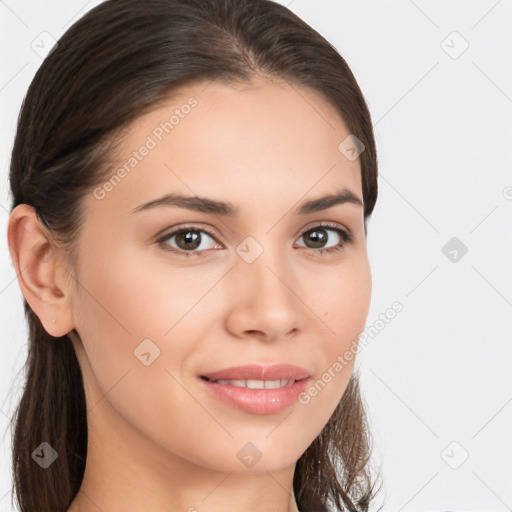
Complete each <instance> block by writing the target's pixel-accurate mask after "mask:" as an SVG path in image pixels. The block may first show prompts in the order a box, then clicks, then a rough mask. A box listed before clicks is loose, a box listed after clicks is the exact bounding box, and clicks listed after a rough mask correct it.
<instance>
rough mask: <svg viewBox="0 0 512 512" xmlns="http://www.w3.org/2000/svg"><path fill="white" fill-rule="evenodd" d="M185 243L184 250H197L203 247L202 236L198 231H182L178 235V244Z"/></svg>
mask: <svg viewBox="0 0 512 512" xmlns="http://www.w3.org/2000/svg"><path fill="white" fill-rule="evenodd" d="M182 240H183V241H184V245H185V247H181V248H184V249H197V247H199V245H201V235H200V234H199V233H198V232H197V231H182V232H181V233H178V234H177V235H176V243H177V244H178V245H180V241H182Z"/></svg>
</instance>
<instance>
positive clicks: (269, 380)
mask: <svg viewBox="0 0 512 512" xmlns="http://www.w3.org/2000/svg"><path fill="white" fill-rule="evenodd" d="M198 377H199V379H198V380H199V382H200V383H201V385H202V387H203V389H204V390H206V392H207V393H208V394H209V395H210V396H211V397H214V398H215V399H217V400H218V401H220V402H222V403H223V404H226V405H228V406H230V407H234V408H236V409H238V410H242V411H244V412H246V413H251V414H277V413H279V412H281V411H283V410H284V409H287V408H288V407H290V406H292V405H294V404H295V403H297V401H298V397H299V395H300V394H301V393H303V392H304V391H305V390H306V388H307V386H308V385H309V383H310V382H311V381H312V377H311V375H310V373H309V372H308V371H307V370H306V369H304V368H301V367H299V366H294V365H288V364H283V365H274V366H259V365H247V366H238V367H232V368H226V369H224V370H220V371H217V372H212V373H209V374H206V375H199V376H198Z"/></svg>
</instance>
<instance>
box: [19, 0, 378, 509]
mask: <svg viewBox="0 0 512 512" xmlns="http://www.w3.org/2000/svg"><path fill="white" fill-rule="evenodd" d="M253 77H255V78H257V77H268V78H278V79H282V80H286V81H287V82H288V83H289V84H293V85H297V86H298V87H304V88H308V89H309V90H312V91H314V92H316V93H318V94H320V95H321V96H322V97H323V98H324V99H325V100H326V103H327V104H328V105H329V106H330V107H331V108H334V109H335V112H336V113H337V114H338V115H339V116H340V117H341V119H342V120H343V121H344V123H345V125H346V127H347V128H348V130H349V131H350V133H351V134H354V135H355V136H356V137H357V138H358V139H359V140H360V141H362V143H363V144H364V151H363V152H362V153H361V154H360V156H359V161H360V165H361V182H362V191H363V202H364V219H365V236H366V222H367V220H368V218H369V216H370V215H371V213H372V211H373V209H374V206H375V203H376V200H377V156H376V148H375V141H374V136H373V131H372V123H371V118H370V113H369V109H368V107H367V104H366V102H365V99H364V96H363V94H362V92H361V90H360V88H359V86H358V84H357V82H356V79H355V78H354V76H353V74H352V72H351V70H350V69H349V67H348V65H347V63H346V61H345V60H344V59H343V57H342V56H341V55H340V54H339V53H338V52H337V50H336V49H335V48H334V46H332V45H331V44H330V43H329V42H328V41H327V40H326V39H324V38H323V37H322V36H321V35H320V34H319V33H318V32H316V31H315V30H314V29H313V28H312V27H310V26H309V25H308V24H307V23H305V22H304V21H302V20H301V19H300V18H299V17H297V16H296V15H295V14H294V13H293V12H291V11H290V10H288V9H287V8H285V7H284V6H282V5H280V4H277V3H275V2H273V1H270V0H145V1H140V0H108V1H106V2H103V3H101V4H99V5H98V6H96V7H95V8H93V9H91V10H90V11H89V12H87V13H86V14H85V15H84V16H83V17H82V18H80V19H79V20H78V21H77V22H75V23H74V24H73V25H72V26H71V27H70V28H69V29H68V30H67V31H66V32H65V34H64V35H63V36H62V37H61V38H60V40H59V41H58V43H57V45H56V46H55V47H54V48H53V49H52V51H51V52H50V53H49V54H48V56H47V57H46V59H45V60H44V61H43V63H42V65H41V66H40V68H39V69H38V71H37V73H36V74H35V77H34V79H33V80H32V82H31V84H30V86H29V88H28V91H27V94H26V96H25V98H24V100H23V104H22V107H21V111H20V114H19V118H18V124H17V131H16V136H15V140H14V145H13V150H12V156H11V164H10V176H9V178H10V188H11V193H12V197H13V201H12V208H11V211H12V209H14V208H15V207H16V206H17V205H19V204H22V203H24V204H27V205H30V206H32V207H33V208H34V210H35V212H36V214H37V219H38V221H40V222H41V227H44V228H46V229H47V230H48V231H47V232H48V233H49V234H50V235H51V237H52V239H53V240H55V241H56V242H57V241H58V242H59V243H60V244H62V245H63V246H64V247H65V248H66V254H67V255H69V261H70V262H72V263H73V265H74V266H72V267H71V268H72V269H73V270H75V271H76V268H77V267H76V265H77V264H78V249H77V247H78V240H79V236H80V227H81V225H82V222H83V220H84V214H85V212H84V208H83V201H82V200H83V198H84V196H85V195H86V194H88V193H90V192H91V190H92V189H93V188H94V187H95V186H97V185H98V184H101V183H102V182H103V181H104V180H105V176H107V175H108V174H109V173H110V172H111V171H112V168H111V162H112V155H113V152H114V149H115V148H117V147H118V146H117V144H119V141H120V140H121V135H123V134H125V133H126V132H127V131H128V130H129V129H130V124H131V123H132V122H133V121H135V120H136V119H137V118H139V117H140V116H142V115H143V114H146V113H148V112H150V111H151V110H153V109H155V108H157V107H158V106H159V105H161V104H162V103H163V102H164V101H168V100H169V98H170V96H171V95H172V94H173V92H174V91H178V90H180V89H181V90H183V89H184V88H186V86H187V85H188V84H193V83H197V82H199V81H203V80H212V81H218V82H221V83H226V84H230V83H251V80H252V78H253ZM23 304H24V309H25V316H26V319H27V322H28V326H29V344H28V354H27V360H26V363H25V366H24V368H23V370H24V372H25V374H26V377H25V379H26V380H25V382H24V387H23V392H22V395H21V399H20V401H19V403H18V404H17V407H16V409H15V411H14V414H13V417H12V421H11V425H13V424H14V429H13V440H12V463H13V477H14V479H13V488H14V489H13V490H14V491H15V492H13V493H12V496H13V497H14V495H16V499H17V503H18V505H19V507H20V510H21V511H22V512H43V511H44V512H48V511H50V510H51V511H52V512H61V511H66V510H67V509H68V507H69V506H70V504H71V502H72V501H73V500H74V498H75V496H76V494H77V493H78V491H79V489H80V486H81V483H82V479H83V475H84V470H85V465H86V458H87V413H86V401H85V393H84V383H83V378H82V373H81V369H80V366H79V362H78V360H77V357H76V353H75V350H74V347H73V344H72V341H73V339H78V340H80V337H79V335H78V332H77V331H76V330H75V329H73V330H72V331H71V332H70V333H68V334H66V335H65V336H62V337H54V336H51V335H50V334H49V333H47V332H46V331H45V329H44V327H43V326H42V324H41V322H40V320H39V318H38V317H37V316H36V315H35V313H34V312H33V311H32V309H31V308H30V306H29V305H28V303H27V301H26V299H25V298H23ZM42 441H47V442H48V443H49V444H50V445H51V446H52V447H53V448H54V449H55V450H56V451H57V453H58V458H57V460H56V461H55V462H54V463H53V464H51V465H50V466H49V467H48V468H47V469H45V470H41V468H40V467H39V465H37V464H35V463H34V460H33V459H32V456H31V454H32V452H33V451H34V450H35V448H36V447H38V446H39V445H40V443H41V442H42ZM371 444H372V437H371V433H370V429H369V428H368V422H367V417H366V413H365V406H364V404H363V401H362V398H361V393H360V389H359V379H358V377H357V376H356V375H355V373H353V374H352V375H351V377H350V381H349V383H348V386H347V388H346V390H345V392H344V394H343V397H342V399H341V400H340V402H339V403H338V405H337V407H336V409H335V410H334V412H333V414H332V416H331V418H330V419H329V421H328V423H327V424H326V425H325V427H324V428H323V430H322V431H321V432H320V434H319V435H318V436H317V438H315V440H314V441H313V442H312V443H311V445H310V446H309V447H308V448H307V450H306V451H305V452H304V453H303V454H302V456H301V457H300V458H299V460H298V461H297V464H296V468H295V473H294V478H293V490H294V493H295V497H296V501H297V504H298V506H299V508H300V509H301V511H303V512H305V511H308V512H316V511H326V510H329V506H330V504H332V505H333V506H335V507H336V510H348V511H351V512H359V511H368V510H369V507H370V503H371V502H373V499H374V497H375V495H376V492H378V490H380V488H379V489H378V490H377V491H376V490H375V482H374V481H373V474H372V472H371V471H370V468H369V461H370V456H371V451H372V446H371Z"/></svg>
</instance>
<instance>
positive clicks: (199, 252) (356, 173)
mask: <svg viewBox="0 0 512 512" xmlns="http://www.w3.org/2000/svg"><path fill="white" fill-rule="evenodd" d="M349 135H350V133H349V131H348V130H347V128H346V127H345V125H344V123H343V122H342V121H341V119H340V118H339V117H338V116H337V115H336V114H335V113H334V112H333V110H332V109H331V108H330V107H329V106H328V105H327V104H326V103H325V102H324V100H323V99H322V98H321V97H319V96H317V95H316V94H315V93H313V92H311V91H308V90H306V89H303V88H298V87H296V86H294V87H291V86H290V85H288V84H287V83H279V84H277V83H274V82H271V81H268V80H263V79H259V80H257V81H254V82H253V84H252V85H250V86H249V85H244V86H237V87H236V88H235V87H234V86H228V85H223V84H220V83H218V82H211V83H206V82H204V83H200V84H199V83H198V84H196V85H195V86H193V87H187V88H186V89H183V90H182V91H181V92H180V94H178V95H175V96H174V97H173V99H172V101H171V100H169V102H168V103H166V104H165V106H161V107H159V108H158V109H156V110H154V111H152V112H151V113H149V114H147V115H145V116H144V117H142V118H140V119H138V120H137V121H136V122H135V123H134V124H133V126H132V127H131V130H130V131H129V133H128V135H127V139H126V141H125V143H124V146H123V148H124V149H123V151H124V153H123V155H122V156H121V158H120V159H119V160H118V161H117V162H116V165H115V166H113V168H112V177H110V178H109V181H108V182H107V181H105V183H104V184H102V185H101V186H99V187H98V188H96V189H94V191H91V193H90V194H89V195H87V196H86V197H85V199H84V201H85V206H86V215H85V223H84V225H83V231H82V232H81V235H80V240H79V244H80V245H79V259H80V262H79V266H78V268H77V274H76V278H77V281H78V283H79V284H78V285H77V288H76V290H75V292H74V295H73V296H72V300H71V301H70V305H71V306H70V307H71V311H72V314H73V318H74V322H75V327H76V330H77V331H78V333H79V335H80V338H81V343H79V342H76V341H75V349H76V350H77V355H78V357H79V360H80V364H81V367H82V369H83V373H84V380H85V387H86V394H87V401H88V425H89V436H90V442H93V443H94V442H97V443H99V444H101V445H102V446H110V447H111V451H112V453H114V452H115V450H116V449H121V447H122V446H126V444H127V443H129V444H130V450H127V452H129V453H124V454H123V456H124V457H134V458H135V457H137V458H138V460H140V457H141V455H142V454H143V457H145V458H146V457H147V458H148V459H149V460H150V462H151V463H152V464H153V465H154V464H158V463H161V464H162V466H165V464H167V463H168V461H172V460H180V461H181V462H183V463H188V464H193V465H195V466H196V467H197V465H199V466H202V467H203V468H210V469H216V470H221V471H235V472H250V471H252V472H264V471H272V470H277V469H279V468H285V467H289V466H292V465H294V464H295V462H296V461H297V460H298V458H299V457H300V456H301V455H302V453H303V452H304V451H305V450H306V449H307V447H308V446H309V445H310V444H311V442H312V441H313V440H314V439H315V437H316V436H317V435H318V434H319V433H320V431H321V430H322V428H323V427H324V425H325V424H326V422H327V421H328V419H329V417H330V416H331V414H332V412H333V411H334V409H335V407H336V405H337V404H338V402H339V400H340V398H341V397H342V395H343V393H344V391H345V389H346V386H347V383H348V381H349V378H350V375H351V373H352V370H353V364H354V359H351V360H350V361H349V362H348V364H347V363H346V362H345V364H344V365H340V363H339V361H340V358H341V357H343V354H344V353H345V352H346V351H347V350H349V349H352V351H354V343H353V341H354V340H357V336H358V334H360V333H361V332H362V331H363V329H364V325H365V322H366V318H367V313H368V309H369V305H370V295H371V275H370V268H369V263H368V258H367V252H366V240H365V235H364V217H363V206H362V188H361V171H360V162H359V159H357V158H355V157H354V158H348V157H347V156H346V155H347V154H351V153H350V152H348V153H347V152H346V144H347V143H348V142H347V141H346V142H345V143H344V144H342V148H341V150H340V148H339V146H340V144H341V143H342V142H343V141H345V139H346V138H347V137H348V136H349ZM349 140H350V139H349ZM356 156H357V155H356ZM123 166H124V171H122V170H120V169H123ZM342 190H344V191H345V194H346V195H347V194H350V193H351V194H353V196H355V197H356V198H359V200H360V201H361V204H358V202H357V201H356V200H354V201H345V202H337V203H335V204H334V203H333V204H330V205H329V204H328V201H324V202H321V203H317V204H316V206H317V208H302V207H303V205H306V204H307V203H309V202H311V201H314V200H316V199H318V198H322V197H327V196H332V195H335V194H337V193H339V192H341V191H342ZM170 194H172V195H173V196H187V197H189V198H190V199H188V200H185V199H181V200H179V201H176V202H175V203H176V204H171V201H169V202H168V203H167V204H165V203H163V202H162V203H160V204H159V205H153V207H146V208H143V207H142V206H141V205H144V204H145V203H149V202H151V201H155V200H157V199H159V198H161V197H163V196H165V195H170ZM198 198H208V200H209V201H210V202H208V203H201V204H199V200H198ZM214 202H215V203H217V202H222V203H228V204H229V206H230V207H231V208H232V209H233V210H234V211H235V212H234V213H231V214H227V213H226V211H225V210H222V208H218V207H217V206H214ZM322 206H323V207H324V208H322ZM301 208H302V209H303V211H302V212H299V211H300V210H301ZM322 223H329V226H327V227H322V228H318V229H316V230H315V229H313V228H315V227H317V226H319V225H320V224H322ZM184 227H186V228H187V229H186V230H185V231H184V232H182V233H181V234H179V233H178V234H173V233H172V232H173V231H176V230H178V229H182V228H184ZM337 229H340V230H343V231H347V232H349V233H350V235H351V238H352V240H351V241H345V238H344V236H343V235H342V234H341V233H343V231H341V232H338V231H337ZM308 230H310V231H309V233H308ZM337 362H338V364H336V363H337ZM249 364H251V365H260V366H262V367H267V366H269V365H275V364H291V365H295V366H298V367H302V368H303V369H304V370H305V371H306V374H307V375H309V379H308V380H307V381H304V382H303V383H300V382H299V383H296V384H293V386H292V387H293V390H291V391H289V393H290V394H291V397H292V398H291V400H290V398H288V401H286V400H283V396H284V395H285V394H286V393H285V392H283V391H279V390H277V389H274V390H267V391H265V390H259V391H258V390H254V389H245V390H241V388H240V387H238V386H240V385H241V384H243V383H240V382H238V383H231V384H213V383H210V384H206V382H205V380H204V379H203V378H201V377H202V376H205V375H207V374H212V373H213V372H217V371H219V370H222V369H226V368H230V367H235V366H245V365H249ZM340 366H343V367H342V368H340ZM326 372H330V375H327V377H322V376H323V375H324V374H325V373H326ZM281 373H283V372H281ZM278 374H279V369H278V370H277V374H273V375H271V374H265V375H263V374H262V376H267V377H269V378H268V379H264V380H276V378H277V379H279V375H278ZM243 376H244V375H234V378H236V379H237V380H242V379H243ZM228 377H229V376H228ZM270 377H272V378H270ZM281 377H284V378H288V377H286V374H284V373H283V375H281ZM296 377H297V379H299V378H300V377H301V376H300V375H296ZM302 377H303V376H302ZM329 377H330V378H329ZM259 380H263V379H259ZM318 380H321V385H320V386H319V385H317V391H316V393H315V392H314V391H313V392H312V393H308V391H307V390H308V389H309V387H310V386H312V385H314V383H315V382H317V381H318ZM232 384H236V385H232ZM250 385H251V384H250ZM256 385H258V383H256ZM271 385H272V384H269V383H267V386H271ZM274 385H275V384H274ZM279 386H281V382H279ZM213 388H215V389H217V390H220V388H222V390H224V391H226V390H227V391H226V393H228V394H230V393H231V392H234V398H233V399H232V401H229V400H227V399H224V398H220V396H219V395H218V394H217V393H214V392H212V391H211V390H212V389H213ZM319 390H320V391H319ZM300 391H302V392H304V391H306V393H305V394H304V393H302V395H300V397H299V398H300V400H298V399H297V398H298V397H297V395H298V393H299V392H300ZM251 393H252V394H251ZM287 396H289V395H287ZM254 397H256V398H255V399H253V398H254ZM265 401H266V402H265ZM265 403H266V405H265Z"/></svg>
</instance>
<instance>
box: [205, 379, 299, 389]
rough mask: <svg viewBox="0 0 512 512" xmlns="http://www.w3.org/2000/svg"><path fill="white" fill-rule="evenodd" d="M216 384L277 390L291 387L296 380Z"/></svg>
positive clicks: (243, 381)
mask: <svg viewBox="0 0 512 512" xmlns="http://www.w3.org/2000/svg"><path fill="white" fill-rule="evenodd" d="M213 382H214V383H215V384H224V385H230V386H236V387H239V388H249V389H276V388H282V387H284V386H290V385H291V384H293V383H294V382H295V379H277V380H254V379H248V380H222V379H221V380H214V381H213Z"/></svg>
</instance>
